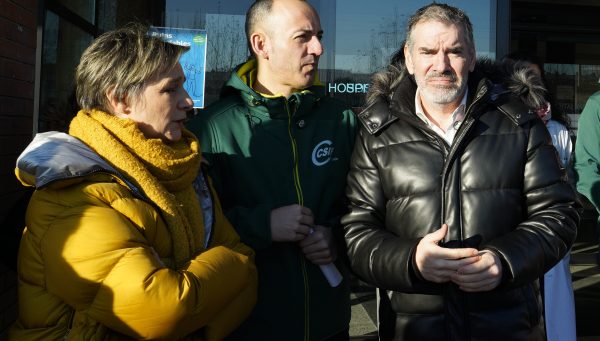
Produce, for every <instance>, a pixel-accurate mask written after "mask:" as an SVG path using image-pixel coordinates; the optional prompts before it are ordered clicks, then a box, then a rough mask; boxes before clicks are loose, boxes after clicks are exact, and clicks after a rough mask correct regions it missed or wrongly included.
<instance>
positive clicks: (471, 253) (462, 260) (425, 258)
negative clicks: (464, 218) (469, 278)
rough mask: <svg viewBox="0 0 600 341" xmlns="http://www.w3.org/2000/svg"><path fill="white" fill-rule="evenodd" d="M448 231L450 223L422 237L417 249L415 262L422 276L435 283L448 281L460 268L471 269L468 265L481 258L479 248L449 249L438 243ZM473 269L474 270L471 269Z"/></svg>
mask: <svg viewBox="0 0 600 341" xmlns="http://www.w3.org/2000/svg"><path fill="white" fill-rule="evenodd" d="M446 233H448V225H446V224H443V225H442V227H441V228H440V229H439V230H437V231H435V232H432V233H429V234H427V235H425V237H423V239H421V241H420V242H419V244H418V245H417V249H416V251H415V263H416V265H417V270H418V271H419V272H420V273H421V276H423V278H425V279H426V280H428V281H431V282H435V283H446V282H449V281H450V280H451V279H452V276H453V275H455V274H456V271H457V270H458V269H471V268H467V267H466V266H468V265H470V264H473V263H475V262H477V261H479V260H480V256H479V255H478V252H477V249H473V248H461V249H449V248H445V247H441V246H439V245H438V243H439V242H440V241H441V240H443V239H444V237H445V236H446ZM471 271H472V270H471Z"/></svg>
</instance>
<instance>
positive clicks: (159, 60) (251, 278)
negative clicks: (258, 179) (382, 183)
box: [9, 25, 257, 340]
mask: <svg viewBox="0 0 600 341" xmlns="http://www.w3.org/2000/svg"><path fill="white" fill-rule="evenodd" d="M186 50H187V48H185V47H182V46H177V45H172V44H169V43H166V42H164V41H162V40H160V39H158V38H155V37H151V36H149V35H148V34H147V28H146V27H143V26H140V25H129V26H127V27H125V28H122V29H118V30H116V31H111V32H107V33H105V34H103V35H101V36H100V37H98V38H97V39H96V40H95V41H94V42H93V43H92V45H91V46H90V47H88V49H87V50H86V51H85V52H84V53H83V55H82V57H81V61H80V64H79V66H78V67H77V72H76V86H77V99H78V102H79V105H80V106H81V108H82V110H81V111H80V112H79V113H78V114H77V116H76V117H75V118H74V119H73V121H72V122H71V125H70V128H69V134H63V133H57V132H49V133H43V134H38V135H37V136H36V138H35V139H34V141H33V142H32V143H31V144H30V145H29V146H28V147H27V148H26V150H25V151H24V152H23V154H21V156H20V157H19V159H18V160H17V169H16V173H17V177H18V178H19V180H20V181H21V182H22V183H24V184H25V185H29V186H35V187H36V191H35V193H34V194H33V196H32V198H31V202H30V204H29V208H28V210H27V216H26V223H27V228H26V230H25V232H24V234H23V238H22V241H21V246H20V250H19V263H18V273H19V318H18V320H17V321H16V322H15V324H14V325H13V327H12V328H11V330H10V332H9V338H10V339H11V340H92V339H93V340H123V339H125V340H126V339H163V340H177V339H190V340H218V339H222V338H223V337H225V336H226V335H227V334H229V333H230V332H231V331H233V330H234V329H235V328H236V327H237V326H238V325H239V324H240V323H241V322H242V321H243V320H244V319H245V318H246V317H247V315H248V314H249V313H250V311H251V309H252V308H253V306H254V303H255V302H256V284H257V283H256V268H255V267H254V263H253V252H252V250H251V249H249V248H248V247H247V246H245V245H243V244H241V243H240V241H239V237H238V235H237V234H236V233H235V231H234V230H233V229H232V227H231V225H230V224H229V223H228V222H227V220H226V218H225V217H224V215H223V214H222V212H221V207H220V205H219V202H218V200H217V198H216V196H215V194H214V192H213V189H212V186H211V185H210V181H209V180H208V179H207V178H206V176H205V175H204V173H203V171H202V170H201V153H200V149H199V145H198V141H197V140H196V138H195V137H194V136H193V134H191V133H190V132H188V131H187V130H186V129H184V127H183V123H184V121H185V119H186V113H187V112H188V111H189V110H191V109H192V104H193V103H192V100H191V98H190V97H189V95H188V94H187V92H186V91H185V89H184V88H183V83H184V81H185V77H184V74H183V70H182V67H181V65H180V64H179V61H178V60H179V57H180V56H181V54H182V53H184V52H185V51H186Z"/></svg>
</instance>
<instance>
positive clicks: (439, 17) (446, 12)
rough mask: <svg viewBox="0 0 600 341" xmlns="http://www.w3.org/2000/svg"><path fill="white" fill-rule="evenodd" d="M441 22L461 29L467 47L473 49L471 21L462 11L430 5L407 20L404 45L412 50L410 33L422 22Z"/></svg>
mask: <svg viewBox="0 0 600 341" xmlns="http://www.w3.org/2000/svg"><path fill="white" fill-rule="evenodd" d="M430 20H433V21H441V22H444V23H447V24H454V25H457V26H458V27H462V28H463V32H464V33H465V35H466V38H467V44H468V45H469V47H471V48H473V49H475V41H474V40H473V25H472V24H471V20H469V17H468V16H467V15H466V14H465V12H463V11H462V10H460V9H458V8H456V7H453V6H450V5H447V4H438V3H432V4H429V5H427V6H424V7H421V8H419V9H418V10H417V12H415V14H413V15H412V16H411V17H410V19H408V27H407V29H406V45H407V46H408V47H409V48H412V44H413V40H412V31H413V29H414V28H415V26H416V25H417V24H418V23H420V22H424V21H430Z"/></svg>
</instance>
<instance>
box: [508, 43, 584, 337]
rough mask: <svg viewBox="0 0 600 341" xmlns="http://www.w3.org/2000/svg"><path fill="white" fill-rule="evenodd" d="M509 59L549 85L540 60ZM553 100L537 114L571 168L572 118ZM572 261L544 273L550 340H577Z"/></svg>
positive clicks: (515, 56)
mask: <svg viewBox="0 0 600 341" xmlns="http://www.w3.org/2000/svg"><path fill="white" fill-rule="evenodd" d="M506 58H507V59H510V60H513V61H514V62H520V63H523V66H526V67H529V68H530V69H532V70H534V71H535V73H536V74H537V76H539V77H541V78H542V81H543V82H544V84H546V85H547V83H546V80H545V78H544V71H543V70H544V69H543V64H542V63H541V61H539V60H538V59H537V58H535V57H532V56H527V55H523V54H517V53H515V54H510V55H508V56H507V57H506ZM551 98H552V96H551V95H550V94H549V93H548V96H547V99H548V101H547V102H546V104H545V105H544V106H542V107H540V108H538V109H537V110H536V113H537V114H538V116H539V117H540V118H541V119H542V121H544V123H546V128H548V132H549V133H550V136H551V137H552V144H553V145H554V147H555V148H556V151H557V152H558V157H559V159H560V162H561V163H562V166H563V167H565V168H568V167H570V163H571V154H572V152H573V143H572V141H571V136H570V134H569V129H568V126H569V119H568V117H567V116H566V115H564V114H563V113H562V112H558V111H556V110H555V111H554V112H553V111H552V109H553V107H552V105H551V102H552V100H551ZM567 173H569V172H567ZM570 261H571V253H570V252H569V253H567V254H566V255H565V257H564V258H563V259H562V260H561V261H560V262H558V263H557V264H556V265H555V266H554V267H553V268H552V269H550V270H549V271H548V272H546V273H545V274H544V281H543V283H544V284H543V285H544V318H545V322H546V334H547V339H548V341H575V340H576V339H577V332H576V322H575V298H574V294H573V282H572V279H571V271H570V269H569V263H570Z"/></svg>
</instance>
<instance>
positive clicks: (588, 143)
mask: <svg viewBox="0 0 600 341" xmlns="http://www.w3.org/2000/svg"><path fill="white" fill-rule="evenodd" d="M578 124H579V128H578V129H577V143H575V171H576V173H577V191H579V193H581V194H583V195H585V196H586V197H587V198H588V199H589V200H590V202H591V203H592V204H593V205H594V207H596V210H597V211H598V212H600V91H599V92H596V93H595V94H593V95H592V96H590V98H589V99H588V101H587V102H586V104H585V108H583V111H582V112H581V116H580V117H579V123H578ZM598 231H599V232H600V216H599V217H598Z"/></svg>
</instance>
